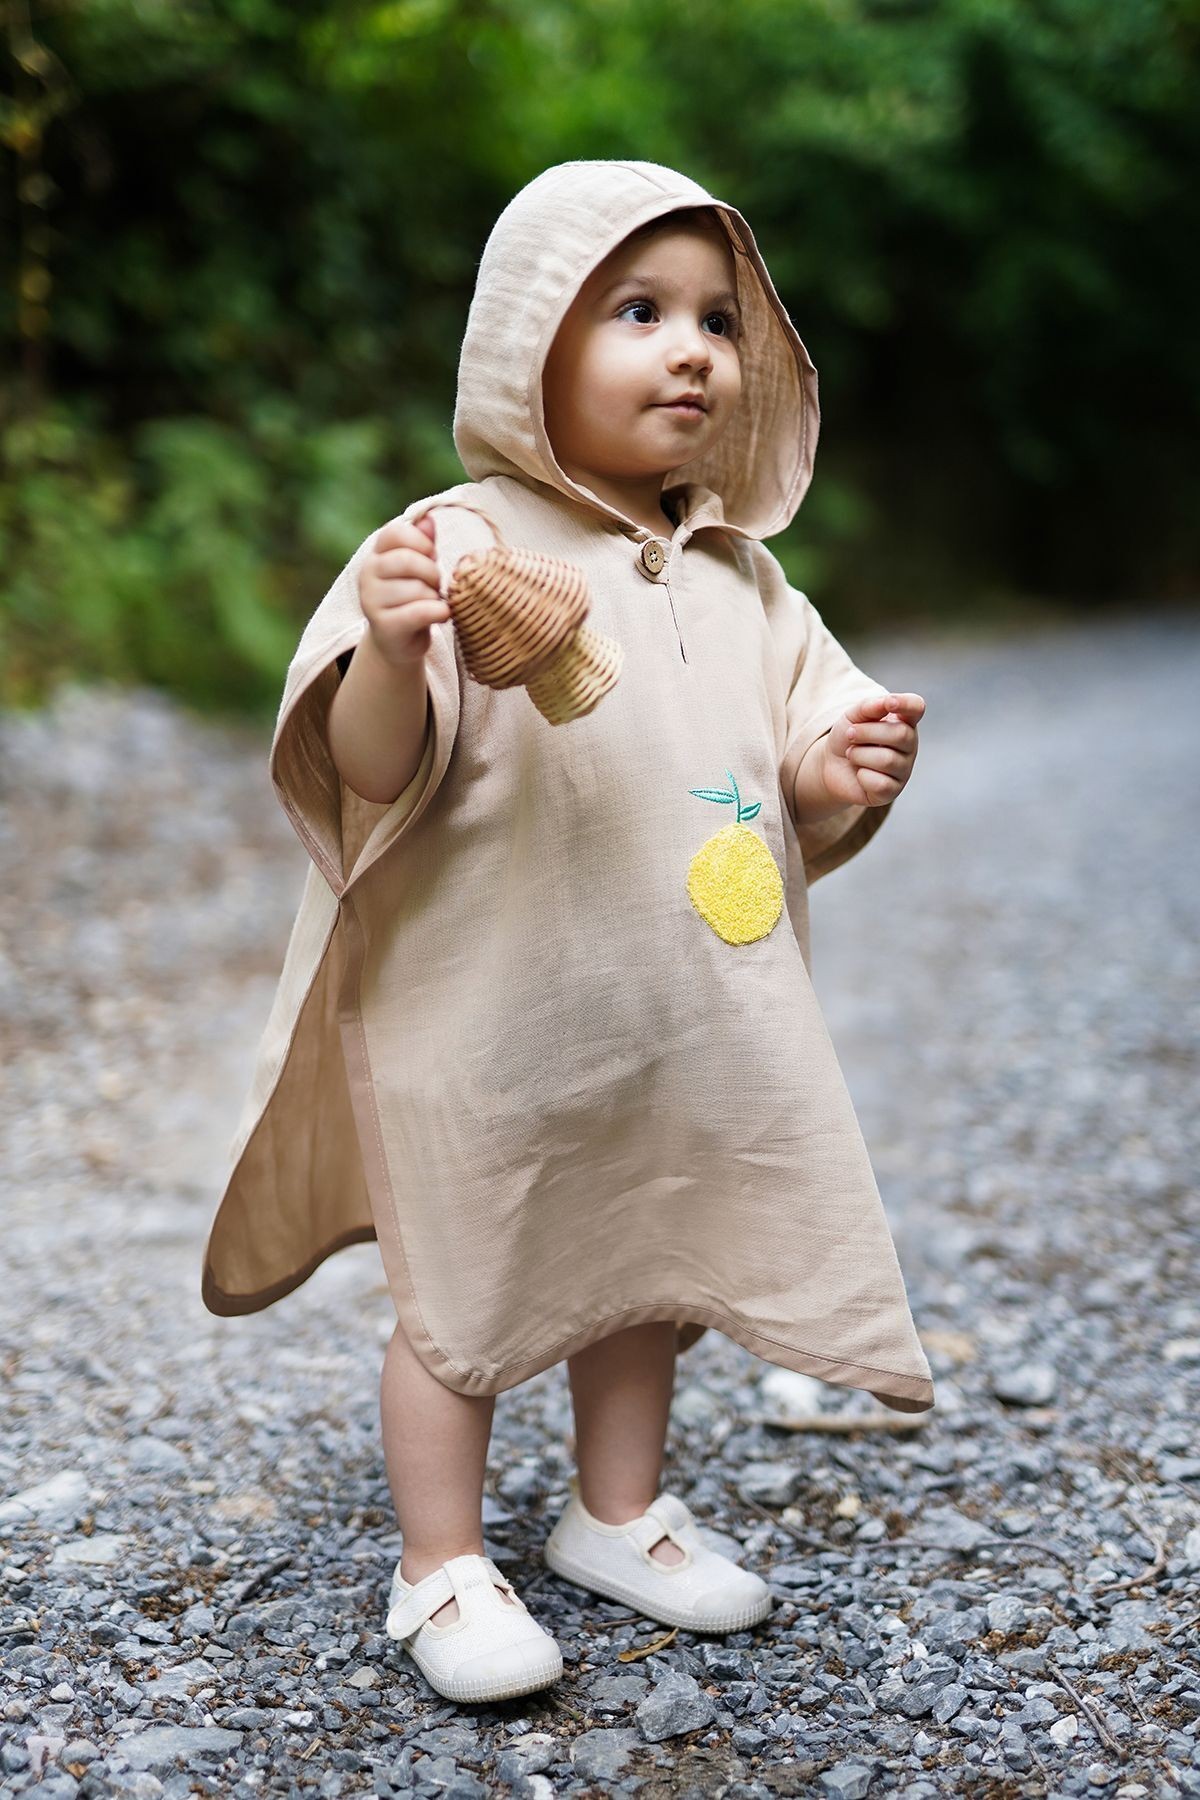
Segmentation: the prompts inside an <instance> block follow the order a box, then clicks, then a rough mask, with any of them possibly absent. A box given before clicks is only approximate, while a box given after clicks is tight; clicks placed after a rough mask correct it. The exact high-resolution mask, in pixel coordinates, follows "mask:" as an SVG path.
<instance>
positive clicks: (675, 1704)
mask: <svg viewBox="0 0 1200 1800" xmlns="http://www.w3.org/2000/svg"><path fill="white" fill-rule="evenodd" d="M714 1716H715V1708H714V1706H713V1703H712V1701H711V1700H710V1699H709V1697H708V1695H707V1694H705V1693H704V1692H702V1690H701V1687H700V1684H699V1682H698V1681H697V1680H696V1678H695V1676H694V1675H684V1674H682V1673H681V1672H680V1671H679V1670H678V1669H672V1670H671V1671H670V1672H669V1673H668V1674H666V1675H664V1676H663V1678H662V1680H661V1681H658V1682H656V1683H655V1685H654V1687H653V1688H651V1690H650V1692H649V1693H648V1694H647V1695H646V1697H645V1699H644V1700H643V1701H642V1703H641V1705H640V1706H639V1707H638V1709H637V1722H638V1726H639V1728H640V1729H641V1733H642V1736H643V1737H644V1738H645V1739H646V1742H647V1743H649V1744H661V1743H662V1742H663V1741H664V1739H666V1738H671V1737H679V1736H681V1734H682V1733H683V1732H685V1731H698V1730H700V1729H701V1727H703V1726H705V1725H711V1724H712V1722H713V1718H714Z"/></svg>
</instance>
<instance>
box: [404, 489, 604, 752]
mask: <svg viewBox="0 0 1200 1800" xmlns="http://www.w3.org/2000/svg"><path fill="white" fill-rule="evenodd" d="M441 506H457V507H458V508H459V509H460V510H461V511H463V512H473V513H475V514H477V516H478V517H479V518H481V519H483V520H484V521H485V522H486V523H487V525H488V526H489V528H490V530H491V533H492V536H493V537H494V538H495V540H496V542H495V544H494V545H493V546H492V547H491V549H489V550H469V551H468V552H467V553H466V555H464V556H460V557H459V559H458V561H457V563H456V564H455V565H454V569H453V571H452V573H451V576H450V587H449V591H448V593H447V594H446V596H445V599H446V604H447V606H448V607H449V608H450V616H451V618H452V620H453V622H454V629H455V631H456V633H457V634H458V640H459V642H460V643H461V645H462V652H463V661H464V662H465V663H466V665H467V670H468V672H469V673H470V675H471V676H472V677H473V678H474V679H475V680H476V681H478V682H481V683H482V684H483V686H484V687H491V688H508V687H518V686H523V687H524V688H526V690H527V691H528V694H529V697H530V699H531V700H532V701H533V704H534V705H535V706H536V707H537V709H538V711H539V712H540V713H541V715H542V717H543V718H544V719H548V720H549V722H550V724H551V725H564V724H566V723H567V721H568V720H570V719H578V718H582V717H583V715H584V714H585V713H590V712H591V711H592V709H593V707H595V706H596V705H597V704H598V703H599V702H600V700H602V699H603V697H604V695H605V694H607V692H608V690H609V689H610V688H611V687H612V686H614V684H615V683H616V680H617V677H618V675H619V674H620V672H621V663H622V660H623V656H624V652H623V651H622V649H621V646H620V644H617V643H614V642H613V640H612V639H611V638H606V637H602V636H601V635H600V634H599V632H596V631H593V630H592V629H591V627H590V626H588V625H585V624H584V619H585V618H586V616H587V612H588V608H589V605H590V601H589V597H588V591H587V580H586V578H585V576H584V573H583V570H582V569H578V568H576V567H575V566H574V564H573V563H567V562H561V561H560V560H559V559H558V558H557V557H553V556H544V555H543V554H542V553H541V552H540V551H537V550H520V549H515V548H513V547H512V546H511V545H509V544H506V543H505V542H504V539H503V538H502V537H501V535H500V532H499V530H498V529H497V527H496V525H495V523H494V521H493V520H492V519H490V518H488V515H487V513H485V512H483V511H482V510H481V508H479V507H478V506H469V505H467V503H466V502H465V501H461V500H442V501H438V502H436V503H435V505H433V506H429V507H426V508H425V510H424V512H423V513H421V514H419V515H417V517H421V518H424V517H425V514H426V513H432V512H436V511H437V510H438V509H439V507H441ZM412 522H413V523H414V524H415V523H416V518H414V519H413V521H412Z"/></svg>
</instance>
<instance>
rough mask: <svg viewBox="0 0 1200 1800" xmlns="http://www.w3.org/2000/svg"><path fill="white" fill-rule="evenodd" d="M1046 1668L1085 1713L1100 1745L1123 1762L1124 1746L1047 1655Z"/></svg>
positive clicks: (1124, 1755) (1126, 1754)
mask: <svg viewBox="0 0 1200 1800" xmlns="http://www.w3.org/2000/svg"><path fill="white" fill-rule="evenodd" d="M1046 1667H1047V1668H1048V1669H1049V1671H1050V1673H1051V1674H1052V1675H1053V1677H1054V1679H1055V1681H1057V1682H1059V1683H1060V1684H1061V1685H1062V1686H1063V1687H1065V1688H1066V1690H1067V1692H1068V1694H1070V1696H1071V1698H1072V1700H1074V1702H1075V1704H1076V1706H1078V1707H1079V1708H1080V1709H1081V1710H1082V1711H1083V1712H1084V1713H1086V1715H1087V1718H1088V1721H1089V1723H1090V1724H1091V1727H1092V1730H1093V1731H1094V1732H1095V1733H1096V1736H1097V1737H1098V1738H1099V1739H1100V1741H1101V1743H1102V1744H1107V1746H1108V1748H1109V1749H1110V1750H1111V1751H1112V1753H1113V1755H1114V1756H1115V1757H1117V1758H1118V1760H1119V1761H1121V1762H1124V1761H1125V1759H1126V1757H1127V1756H1128V1754H1129V1753H1128V1751H1127V1750H1126V1749H1125V1747H1124V1745H1123V1744H1119V1743H1118V1742H1117V1740H1116V1738H1115V1737H1114V1736H1113V1734H1112V1732H1111V1731H1110V1730H1109V1729H1108V1727H1107V1726H1106V1725H1105V1723H1104V1721H1103V1719H1101V1718H1100V1717H1099V1715H1098V1714H1097V1713H1096V1712H1095V1711H1094V1709H1093V1708H1092V1707H1091V1706H1090V1705H1089V1704H1088V1702H1087V1701H1086V1700H1085V1699H1084V1697H1083V1695H1082V1694H1081V1693H1080V1692H1079V1689H1078V1688H1077V1687H1074V1686H1073V1685H1072V1684H1071V1682H1069V1681H1068V1680H1067V1678H1066V1676H1065V1675H1064V1674H1063V1672H1062V1670H1061V1669H1060V1668H1059V1666H1058V1664H1057V1663H1056V1662H1055V1660H1054V1658H1053V1657H1052V1656H1050V1655H1047V1657H1046Z"/></svg>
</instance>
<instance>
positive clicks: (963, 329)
mask: <svg viewBox="0 0 1200 1800" xmlns="http://www.w3.org/2000/svg"><path fill="white" fill-rule="evenodd" d="M5 17H6V21H7V55H8V59H9V70H10V77H11V78H10V80H9V82H8V83H7V84H6V85H7V89H8V91H7V93H6V94H4V95H3V96H0V144H2V145H3V148H4V154H5V156H6V159H7V160H8V161H9V162H10V164H11V167H12V171H13V174H14V179H13V180H12V181H11V182H9V183H6V184H5V195H6V198H5V199H4V201H3V202H0V204H2V205H3V207H4V209H5V210H4V213H3V215H0V216H2V218H3V225H4V231H3V235H2V238H0V262H2V264H3V270H4V282H3V294H2V296H0V337H2V338H3V346H4V363H3V367H4V369H5V370H6V371H8V372H7V373H5V374H4V376H3V377H2V378H0V457H2V475H3V486H2V489H0V557H2V567H3V575H2V576H0V668H2V669H3V675H2V676H0V698H3V699H5V700H7V701H9V702H10V703H11V702H17V703H21V702H24V701H29V700H34V699H36V698H37V697H38V696H39V694H40V693H42V692H44V691H45V688H46V686H47V685H48V684H49V683H50V682H51V681H53V680H55V679H57V678H58V676H59V675H61V674H63V673H65V672H68V671H72V672H79V671H83V672H87V671H94V672H97V673H104V674H110V675H114V676H117V677H122V676H136V677H137V678H139V679H149V680H151V681H155V682H158V683H161V684H163V685H165V686H167V687H170V688H172V689H174V690H176V691H178V692H180V693H182V694H185V695H187V696H188V697H189V698H191V699H193V700H194V701H196V702H197V703H201V704H205V705H211V706H230V707H236V708H251V709H255V708H262V709H269V708H270V707H271V706H273V705H274V703H275V702H276V701H277V699H278V692H279V683H280V678H281V675H282V672H283V669H284V667H285V665H286V662H287V658H288V656H289V654H290V652H291V649H292V648H293V647H294V644H295V639H296V636H297V632H298V628H299V626H300V625H301V624H302V623H303V621H304V619H305V618H306V617H307V616H308V614H309V612H311V610H312V607H313V606H314V605H315V603H316V601H317V600H318V599H319V598H320V595H321V593H322V592H323V591H324V589H325V586H326V585H327V583H328V580H329V579H330V578H331V576H332V575H333V574H334V573H335V572H336V570H337V569H338V568H339V567H340V566H341V564H342V563H343V562H344V561H345V559H346V557H347V556H348V555H349V553H350V551H351V550H352V549H353V548H354V547H355V546H356V545H357V544H358V543H359V542H360V541H361V539H362V538H363V537H364V536H365V535H366V533H367V532H368V531H369V530H371V529H372V528H373V526H375V525H377V524H380V523H382V522H383V520H384V519H386V518H388V517H390V516H392V515H393V514H394V513H395V512H397V511H400V510H401V509H402V508H403V507H404V506H405V505H406V504H408V502H409V501H410V500H411V499H413V498H415V497H417V496H419V495H421V494H424V493H427V492H431V491H433V490H434V489H436V488H438V487H440V486H442V485H444V484H445V483H447V482H450V481H453V480H455V479H458V478H459V477H460V475H461V471H460V469H459V466H458V462H457V458H456V456H455V454H454V449H453V443H452V439H451V415H452V409H453V399H454V376H455V366H456V360H457V352H458V344H459V340H460V337H461V332H462V327H463V323H464V320H465V316H466V309H467V305H468V302H469V299H470V294H471V288H472V283H473V278H474V272H475V267H476V264H477V261H478V257H479V254H480V252H481V250H482V247H483V243H484V240H485V239H486V236H487V233H488V230H489V229H490V226H491V224H492V222H493V220H494V218H495V216H496V214H497V213H498V212H499V210H500V208H501V207H502V206H503V205H504V204H505V202H506V201H507V200H508V199H509V198H510V197H511V195H512V194H513V193H514V192H515V191H516V189H517V188H518V187H520V186H521V185H522V184H523V183H524V182H525V181H526V180H528V179H529V178H530V177H531V176H532V175H534V174H535V173H537V171H538V170H539V169H541V168H544V167H545V166H546V165H547V164H549V163H553V162H559V161H563V160H565V159H567V158H569V157H587V156H636V157H646V158H650V159H652V160H656V161H662V162H666V163H669V164H672V165H674V166H676V167H679V168H682V169H684V170H686V171H688V172H689V173H691V174H693V175H695V176H696V178H697V179H699V180H700V181H702V182H704V183H706V184H707V185H708V186H709V187H710V188H711V189H712V190H713V191H714V192H715V193H717V194H718V195H720V196H723V197H727V198H728V199H729V200H730V201H732V202H733V203H734V204H735V205H737V206H738V207H740V208H741V210H742V211H744V212H745V213H746V215H747V217H748V218H749V219H750V221H751V223H752V224H753V225H754V227H755V231H756V233H757V235H758V237H759V241H760V244H761V245H762V248H763V251H764V254H765V255H766V258H767V261H768V264H769V266H770V267H771V269H772V272H773V274H774V276H775V279H776V284H777V286H778V287H779V289H780V292H781V294H782V296H783V299H784V301H785V304H786V305H787V306H788V309H789V311H790V312H791V314H792V317H793V318H794V319H795V320H796V322H797V324H798V326H799V328H800V330H801V333H802V335H803V336H804V337H805V340H806V342H807V343H808V345H809V348H810V349H811V351H812V353H813V355H814V358H815V360H816V362H817V364H818V367H819V369H820V371H821V381H822V386H821V392H822V406H823V413H824V418H823V425H822V441H821V449H820V454H819V456H818V462H817V478H816V480H815V482H814V485H813V488H812V491H811V494H810V496H809V497H808V498H807V499H806V501H805V504H804V506H803V508H802V509H801V512H800V515H799V517H798V519H797V521H796V523H795V525H794V526H793V527H792V528H791V530H790V531H789V532H788V533H787V534H785V535H784V536H783V537H781V538H779V539H776V540H774V542H773V548H774V549H775V550H776V551H777V553H778V554H779V555H780V556H781V559H782V560H783V561H784V562H785V565H786V566H787V567H788V569H789V572H790V573H791V574H792V576H793V578H794V579H795V580H797V581H798V582H800V583H801V584H802V585H804V586H806V587H807V588H808V590H809V591H810V592H811V593H813V595H814V598H816V599H817V600H818V603H819V604H820V605H821V607H822V610H823V612H825V614H826V616H827V617H829V618H830V619H831V621H833V622H835V623H839V624H841V625H842V626H865V625H871V624H876V623H881V622H898V621H900V620H901V619H903V618H905V617H912V616H927V615H931V614H932V615H941V616H946V615H953V616H962V615H964V614H966V615H970V614H972V613H979V612H981V611H985V610H993V611H994V610H996V609H1002V610H1004V609H1010V608H1012V607H1014V606H1016V605H1019V604H1029V603H1030V602H1031V601H1032V602H1034V603H1037V602H1039V601H1040V602H1047V603H1054V602H1058V603H1062V602H1068V603H1072V602H1074V603H1082V604H1087V605H1092V604H1095V603H1096V602H1097V601H1103V600H1105V599H1115V600H1120V601H1122V602H1127V601H1129V600H1136V599H1138V598H1141V597H1148V596H1149V597H1155V598H1162V597H1179V598H1194V595H1195V591H1196V577H1197V569H1198V566H1200V517H1198V509H1197V508H1196V507H1195V504H1194V499H1193V490H1194V477H1193V474H1192V463H1193V456H1194V445H1195V442H1196V436H1197V425H1198V423H1200V334H1197V332H1196V331H1195V329H1194V325H1193V315H1194V311H1195V303H1194V294H1195V289H1196V275H1197V266H1196V265H1197V262H1198V259H1200V252H1198V250H1197V245H1198V244H1200V233H1198V232H1197V229H1196V226H1197V218H1196V214H1197V210H1198V202H1197V192H1198V183H1197V180H1196V174H1197V157H1196V150H1197V140H1198V138H1200V108H1197V107H1196V106H1195V104H1194V94H1195V91H1196V73H1197V69H1196V64H1197V21H1198V15H1197V14H1196V12H1195V10H1194V8H1192V7H1191V6H1190V5H1185V4H1183V3H1182V0H1138V3H1137V4H1131V3H1130V0H1036V4H1035V3H1033V0H740V3H739V5H738V6H737V7H736V8H732V7H729V6H727V5H726V4H724V0H721V3H718V0H692V4H690V5H689V6H688V8H687V9H686V10H681V9H680V8H679V7H678V5H677V4H675V3H674V0H637V4H634V3H633V0H461V3H459V4H452V3H450V0H394V3H391V4H365V3H362V0H341V3H339V4H337V5H333V4H331V3H328V0H326V3H323V4H318V3H317V0H288V3H286V4H284V3H282V0H279V3H276V0H45V4H44V5H42V6H41V7H36V6H34V7H31V8H30V9H29V11H28V13H27V12H26V10H25V8H24V7H23V6H21V5H19V4H14V3H13V0H9V4H8V6H7V9H6V13H5Z"/></svg>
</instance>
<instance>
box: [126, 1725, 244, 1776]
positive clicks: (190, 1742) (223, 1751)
mask: <svg viewBox="0 0 1200 1800" xmlns="http://www.w3.org/2000/svg"><path fill="white" fill-rule="evenodd" d="M241 1741H242V1733H241V1732H240V1731H226V1730H224V1729H222V1727H221V1726H219V1725H207V1726H206V1725H151V1726H150V1727H149V1729H148V1730H146V1731H139V1732H137V1733H136V1734H135V1735H134V1736H133V1737H127V1738H122V1740H121V1745H120V1752H121V1755H122V1756H123V1757H124V1758H125V1759H126V1761H127V1762H128V1763H129V1765H130V1767H131V1768H134V1769H162V1768H166V1767H167V1766H168V1765H169V1764H170V1763H174V1762H178V1761H180V1760H182V1761H184V1762H193V1761H194V1760H196V1759H197V1758H198V1757H206V1756H218V1757H222V1758H224V1757H226V1756H228V1755H229V1754H230V1752H231V1751H234V1750H236V1749H237V1747H238V1745H239V1744H240V1743H241Z"/></svg>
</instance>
